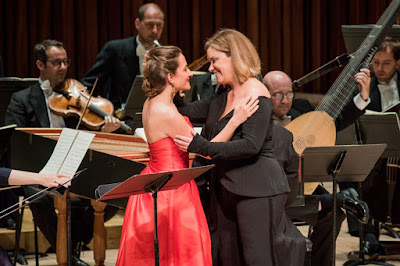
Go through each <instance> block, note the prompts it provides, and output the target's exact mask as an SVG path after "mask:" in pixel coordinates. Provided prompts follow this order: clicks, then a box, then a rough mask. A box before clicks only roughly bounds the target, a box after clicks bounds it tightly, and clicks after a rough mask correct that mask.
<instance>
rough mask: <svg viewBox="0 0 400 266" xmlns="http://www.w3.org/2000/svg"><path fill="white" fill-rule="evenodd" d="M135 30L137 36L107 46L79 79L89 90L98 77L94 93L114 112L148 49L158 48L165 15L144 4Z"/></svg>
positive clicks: (153, 5)
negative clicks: (101, 97) (106, 102)
mask: <svg viewBox="0 0 400 266" xmlns="http://www.w3.org/2000/svg"><path fill="white" fill-rule="evenodd" d="M135 27H136V30H137V31H138V35H137V36H133V37H130V38H126V39H122V40H113V41H110V42H108V43H106V44H105V45H104V47H103V48H102V49H101V51H100V53H99V54H98V55H97V57H96V60H95V63H94V65H93V67H92V69H90V70H89V72H88V73H86V75H85V77H84V78H83V79H82V83H83V85H85V86H87V87H92V86H93V84H94V82H95V80H96V78H97V77H99V80H98V82H97V85H96V87H97V88H96V91H97V93H98V94H100V95H101V96H103V97H105V98H107V99H109V100H110V101H111V102H112V103H113V104H114V108H115V109H118V108H120V107H121V105H122V104H123V103H125V102H126V100H127V98H128V94H129V91H130V88H131V86H132V83H133V81H134V79H135V77H136V75H139V74H142V72H143V60H144V55H145V54H146V52H147V50H150V49H151V48H154V47H156V46H160V43H159V42H158V39H159V38H160V36H161V33H162V30H163V28H164V13H163V12H162V11H161V9H160V7H159V6H158V5H156V4H154V3H148V4H145V5H143V6H141V7H140V8H139V13H138V17H137V18H136V19H135Z"/></svg>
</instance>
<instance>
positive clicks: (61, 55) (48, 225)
mask: <svg viewBox="0 0 400 266" xmlns="http://www.w3.org/2000/svg"><path fill="white" fill-rule="evenodd" d="M34 56H35V60H36V61H35V62H36V66H37V68H38V69H39V71H40V77H39V82H38V83H36V84H34V85H32V86H31V87H29V88H26V89H24V90H21V91H18V92H15V93H14V94H13V95H12V97H11V101H10V104H9V106H8V108H7V113H6V117H5V124H6V125H10V124H16V125H17V126H18V127H52V128H63V127H71V128H75V126H76V125H77V122H78V119H77V118H74V117H67V118H64V117H61V116H58V115H56V114H54V113H53V112H51V111H50V109H49V107H48V100H47V99H48V97H50V96H51V95H52V94H53V93H54V92H53V88H54V87H55V86H57V85H58V84H60V83H62V82H63V81H64V79H65V76H66V73H67V69H68V66H69V64H70V59H68V57H67V52H66V50H65V49H64V46H63V44H62V43H61V42H59V41H55V40H45V41H43V42H42V43H40V44H37V45H36V46H35V48H34ZM105 121H106V123H105V124H104V126H103V127H102V129H101V130H102V131H103V132H112V131H114V130H117V129H118V128H119V120H118V119H116V118H111V117H106V118H105ZM24 191H25V194H26V195H27V196H30V195H33V194H34V193H35V190H34V189H32V188H31V187H29V186H27V187H24ZM75 200H76V201H77V202H76V204H78V205H82V206H88V207H85V208H73V210H72V219H73V220H72V245H73V248H74V249H76V247H77V246H78V244H79V242H81V241H82V242H84V243H86V244H87V243H89V241H90V240H91V239H92V236H93V222H94V220H93V208H92V207H91V206H90V201H88V200H84V199H74V201H75ZM30 208H31V210H32V214H33V217H34V218H35V221H36V224H37V225H38V226H39V228H40V231H42V233H43V234H44V235H45V237H46V239H47V240H48V241H49V243H50V245H51V246H52V247H53V248H54V249H55V247H56V238H57V214H56V213H55V210H54V200H53V198H52V197H50V196H44V197H42V198H40V199H39V200H37V201H35V202H33V203H32V204H30ZM117 211H118V209H117V208H115V207H112V206H107V207H106V210H105V220H107V219H110V218H111V217H112V216H113V215H114V214H115V213H116V212H117ZM72 259H73V263H74V264H75V265H87V264H86V263H84V262H83V261H81V260H80V259H79V258H78V257H77V256H76V255H74V256H73V258H72Z"/></svg>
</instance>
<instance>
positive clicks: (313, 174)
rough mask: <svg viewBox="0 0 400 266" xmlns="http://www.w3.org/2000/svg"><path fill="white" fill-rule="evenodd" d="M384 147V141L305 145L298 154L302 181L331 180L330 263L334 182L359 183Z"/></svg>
mask: <svg viewBox="0 0 400 266" xmlns="http://www.w3.org/2000/svg"><path fill="white" fill-rule="evenodd" d="M385 147H386V145H385V144H375V145H337V146H327V147H307V148H306V149H305V150H304V152H303V154H302V155H301V166H302V168H301V171H302V176H303V178H304V182H333V193H332V195H333V221H332V223H333V228H332V232H333V233H332V238H333V248H332V262H333V265H335V258H336V206H337V202H336V193H337V182H348V181H358V182H362V181H363V180H364V179H365V178H366V177H367V176H368V174H369V172H370V171H371V170H372V167H373V165H375V163H376V161H377V160H378V159H379V156H380V155H381V154H382V152H383V151H384V149H385Z"/></svg>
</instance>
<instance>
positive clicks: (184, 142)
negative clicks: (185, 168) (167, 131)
mask: <svg viewBox="0 0 400 266" xmlns="http://www.w3.org/2000/svg"><path fill="white" fill-rule="evenodd" d="M191 133H192V136H191V137H186V136H182V135H176V137H175V139H174V141H175V144H176V145H177V146H178V147H179V149H181V150H182V151H185V152H187V151H188V147H189V145H190V143H191V142H192V140H193V137H194V136H195V135H196V131H194V129H192V131H191Z"/></svg>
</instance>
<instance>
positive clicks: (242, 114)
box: [231, 96, 259, 127]
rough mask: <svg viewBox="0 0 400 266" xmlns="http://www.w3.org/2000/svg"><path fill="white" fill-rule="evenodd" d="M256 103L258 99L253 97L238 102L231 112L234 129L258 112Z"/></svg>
mask: <svg viewBox="0 0 400 266" xmlns="http://www.w3.org/2000/svg"><path fill="white" fill-rule="evenodd" d="M258 102H259V100H258V98H256V97H254V96H247V97H246V98H243V99H242V100H240V103H239V104H238V105H237V106H236V107H235V109H234V110H233V116H232V118H231V122H233V123H235V126H236V127H238V126H239V125H241V124H242V123H244V122H245V121H246V120H247V119H248V118H249V117H250V116H252V115H253V114H254V113H255V112H256V111H257V110H258V107H259V106H258Z"/></svg>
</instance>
